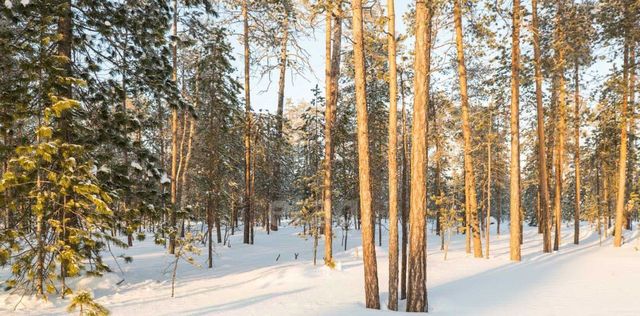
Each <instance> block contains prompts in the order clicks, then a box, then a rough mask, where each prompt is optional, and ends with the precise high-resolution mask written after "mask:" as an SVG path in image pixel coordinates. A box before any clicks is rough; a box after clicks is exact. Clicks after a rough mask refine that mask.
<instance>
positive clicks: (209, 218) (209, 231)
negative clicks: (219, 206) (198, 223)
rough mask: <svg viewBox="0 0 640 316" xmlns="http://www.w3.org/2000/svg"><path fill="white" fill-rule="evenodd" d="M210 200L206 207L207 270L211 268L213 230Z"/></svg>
mask: <svg viewBox="0 0 640 316" xmlns="http://www.w3.org/2000/svg"><path fill="white" fill-rule="evenodd" d="M211 200H212V198H209V203H208V205H207V241H208V242H209V243H208V247H207V250H208V252H207V254H208V260H207V261H208V264H209V269H211V268H213V240H212V239H213V236H212V235H213V234H212V230H213V206H212V205H211V204H212V203H211Z"/></svg>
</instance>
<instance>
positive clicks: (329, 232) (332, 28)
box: [322, 2, 342, 265]
mask: <svg viewBox="0 0 640 316" xmlns="http://www.w3.org/2000/svg"><path fill="white" fill-rule="evenodd" d="M332 5H337V6H338V9H337V10H336V11H337V12H338V13H337V16H335V18H334V19H333V20H334V24H335V25H332V22H331V20H332V16H333V14H332V12H333V9H334V8H331V7H329V8H327V18H326V22H325V23H326V24H327V26H326V28H327V29H326V42H325V45H326V50H325V53H326V56H325V57H326V60H325V63H326V69H325V84H326V86H327V89H326V100H327V102H326V107H325V130H324V134H325V153H324V164H323V167H324V178H323V180H324V183H323V205H322V207H323V211H324V231H325V246H324V257H325V258H324V260H325V264H327V265H333V227H332V226H333V225H332V189H331V176H332V175H331V165H332V160H333V144H332V136H331V133H332V132H331V130H332V127H333V122H334V115H335V114H334V113H335V110H336V104H337V99H338V76H339V74H340V44H341V39H342V18H341V16H340V14H341V13H342V10H341V9H340V3H339V2H338V3H332V4H330V6H332ZM332 37H333V42H332V40H331V39H332Z"/></svg>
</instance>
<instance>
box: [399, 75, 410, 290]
mask: <svg viewBox="0 0 640 316" xmlns="http://www.w3.org/2000/svg"><path fill="white" fill-rule="evenodd" d="M400 97H401V98H402V184H401V186H400V188H401V199H402V200H401V204H400V205H401V212H402V214H401V218H402V259H401V265H400V299H401V300H403V299H405V298H407V242H408V230H407V223H408V221H409V218H408V214H407V208H408V190H407V186H408V183H407V178H408V176H409V161H408V152H407V151H408V150H409V146H408V136H407V111H406V106H405V98H404V80H403V76H402V72H400Z"/></svg>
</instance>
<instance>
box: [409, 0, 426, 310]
mask: <svg viewBox="0 0 640 316" xmlns="http://www.w3.org/2000/svg"><path fill="white" fill-rule="evenodd" d="M428 18H429V11H428V8H427V4H426V3H425V2H424V1H420V0H416V40H415V61H414V72H415V77H414V84H413V85H414V89H415V90H414V91H415V92H414V99H413V102H414V103H413V128H412V129H411V144H412V147H411V192H410V201H411V202H410V203H411V206H410V211H409V212H410V213H409V218H410V219H409V225H410V228H409V276H408V277H409V286H408V290H407V312H426V311H427V310H428V303H427V287H426V279H427V278H426V277H427V274H426V271H425V262H424V260H425V259H426V257H425V246H426V239H427V237H426V234H425V228H426V215H427V209H426V206H427V192H426V178H425V175H426V165H427V161H426V154H427V144H426V132H425V131H426V128H427V122H426V118H427V108H428V102H429V87H428V83H427V76H428V73H427V71H428V70H427V64H428V63H429V62H430V60H428V55H427V54H428V53H427V51H428V45H429V44H428V41H429V40H430V36H429V33H428V22H427V20H428Z"/></svg>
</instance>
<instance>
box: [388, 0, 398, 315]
mask: <svg viewBox="0 0 640 316" xmlns="http://www.w3.org/2000/svg"><path fill="white" fill-rule="evenodd" d="M394 1H395V0H387V15H388V18H389V19H388V21H387V27H388V33H387V42H388V45H389V49H388V54H389V56H388V58H389V145H388V155H389V156H388V160H389V166H388V167H389V305H388V307H389V309H390V310H392V311H396V310H398V161H397V148H398V147H397V146H398V145H397V141H398V113H397V112H398V103H397V102H398V101H397V100H398V91H397V90H398V82H397V66H396V16H395V8H394Z"/></svg>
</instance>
